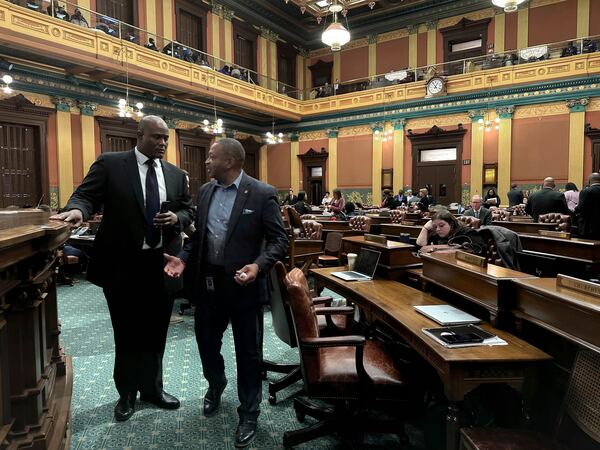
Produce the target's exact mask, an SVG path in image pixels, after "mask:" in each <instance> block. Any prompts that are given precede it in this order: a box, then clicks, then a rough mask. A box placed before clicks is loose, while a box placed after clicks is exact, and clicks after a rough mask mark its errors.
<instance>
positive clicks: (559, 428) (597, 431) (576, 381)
mask: <svg viewBox="0 0 600 450" xmlns="http://www.w3.org/2000/svg"><path fill="white" fill-rule="evenodd" d="M598 411H600V353H599V352H597V351H594V350H588V349H581V350H579V352H578V353H577V357H576V359H575V363H574V365H573V369H572V371H571V378H570V380H569V385H568V388H567V393H566V396H565V399H564V402H563V406H562V408H561V411H560V414H559V417H558V423H557V424H556V426H555V427H554V436H552V437H550V436H548V435H547V434H542V433H539V432H536V431H530V430H510V429H505V428H463V429H462V430H461V440H460V449H461V450H559V449H560V450H567V449H568V450H592V449H598V448H600V420H599V418H598V417H599V416H598ZM568 422H570V426H564V425H565V424H567V423H568ZM574 428H575V430H574Z"/></svg>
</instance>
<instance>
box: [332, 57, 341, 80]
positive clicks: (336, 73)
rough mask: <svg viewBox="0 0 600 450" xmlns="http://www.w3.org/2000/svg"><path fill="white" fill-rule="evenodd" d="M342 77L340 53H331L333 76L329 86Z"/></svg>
mask: <svg viewBox="0 0 600 450" xmlns="http://www.w3.org/2000/svg"><path fill="white" fill-rule="evenodd" d="M341 76H342V52H341V51H339V52H333V74H332V80H331V84H335V83H336V82H338V81H342V80H340V77H341Z"/></svg>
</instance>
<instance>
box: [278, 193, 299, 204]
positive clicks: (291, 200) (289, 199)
mask: <svg viewBox="0 0 600 450" xmlns="http://www.w3.org/2000/svg"><path fill="white" fill-rule="evenodd" d="M297 202H298V196H297V195H294V190H293V189H290V190H289V192H288V195H286V196H285V198H284V199H283V203H282V204H283V205H290V206H293V205H295V204H296V203H297Z"/></svg>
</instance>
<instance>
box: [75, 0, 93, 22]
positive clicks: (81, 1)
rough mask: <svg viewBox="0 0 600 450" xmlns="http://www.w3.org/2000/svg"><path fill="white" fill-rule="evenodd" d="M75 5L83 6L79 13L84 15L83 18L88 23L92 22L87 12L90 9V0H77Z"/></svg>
mask: <svg viewBox="0 0 600 450" xmlns="http://www.w3.org/2000/svg"><path fill="white" fill-rule="evenodd" d="M77 6H81V7H82V8H84V9H81V10H80V11H81V14H83V17H85V20H87V22H88V23H92V20H91V14H90V13H89V12H88V11H89V10H91V3H90V0H77Z"/></svg>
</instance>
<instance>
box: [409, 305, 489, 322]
mask: <svg viewBox="0 0 600 450" xmlns="http://www.w3.org/2000/svg"><path fill="white" fill-rule="evenodd" d="M415 309H416V310H417V311H419V312H420V313H421V314H423V315H424V316H427V317H429V318H430V319H431V320H434V321H436V322H437V323H439V324H440V325H463V324H466V323H479V322H481V320H479V319H478V318H477V317H475V316H472V315H471V314H467V313H466V312H464V311H461V310H460V309H457V308H455V307H454V306H450V305H425V306H415Z"/></svg>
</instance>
